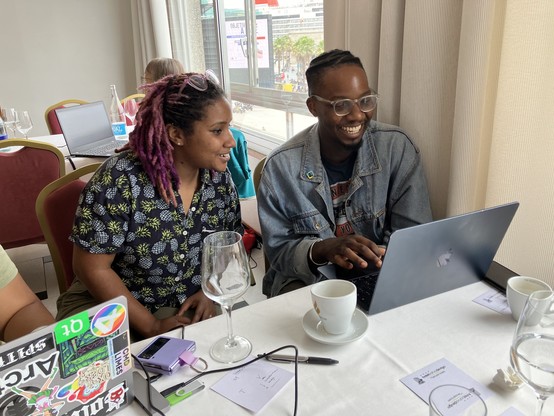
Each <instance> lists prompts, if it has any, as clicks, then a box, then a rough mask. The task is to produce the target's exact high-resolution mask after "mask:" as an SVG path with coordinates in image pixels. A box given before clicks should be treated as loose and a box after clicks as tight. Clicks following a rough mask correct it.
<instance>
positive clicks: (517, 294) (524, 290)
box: [506, 276, 552, 321]
mask: <svg viewBox="0 0 554 416" xmlns="http://www.w3.org/2000/svg"><path fill="white" fill-rule="evenodd" d="M537 290H552V289H551V288H550V286H549V285H548V284H547V283H545V282H543V281H542V280H539V279H535V278H534V277H529V276H514V277H510V278H509V279H508V284H507V286H506V297H507V298H508V306H510V309H511V311H512V316H513V318H514V319H515V320H516V321H517V320H519V315H521V312H522V311H523V307H524V306H525V302H526V301H527V298H528V297H529V295H530V294H531V293H533V292H535V291H537Z"/></svg>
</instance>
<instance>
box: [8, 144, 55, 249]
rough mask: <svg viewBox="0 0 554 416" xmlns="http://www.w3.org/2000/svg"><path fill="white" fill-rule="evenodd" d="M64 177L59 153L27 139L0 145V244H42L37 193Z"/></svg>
mask: <svg viewBox="0 0 554 416" xmlns="http://www.w3.org/2000/svg"><path fill="white" fill-rule="evenodd" d="M63 175H65V160H64V156H63V154H62V152H61V151H60V150H59V149H58V148H57V147H56V146H53V145H51V144H48V143H43V142H37V141H34V140H27V139H6V140H1V141H0V178H1V180H0V195H1V196H2V203H1V204H0V244H1V245H2V246H3V247H4V248H5V249H9V248H14V247H22V246H26V245H29V244H36V243H42V242H44V235H43V234H42V231H41V229H40V225H39V223H38V221H37V217H36V214H35V202H36V199H37V196H38V194H39V192H40V191H41V190H42V188H44V187H45V186H46V185H48V184H49V183H50V182H52V181H54V180H56V179H58V178H60V177H62V176H63Z"/></svg>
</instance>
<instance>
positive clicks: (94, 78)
mask: <svg viewBox="0 0 554 416" xmlns="http://www.w3.org/2000/svg"><path fill="white" fill-rule="evenodd" d="M0 15H1V16H2V23H1V24H0V38H1V39H2V43H1V44H2V48H1V50H2V72H1V74H2V75H1V76H0V105H2V106H3V107H14V108H16V109H18V110H28V111H29V112H30V114H31V117H32V119H33V123H34V127H33V129H32V130H31V132H30V133H29V134H30V136H31V137H32V136H42V135H46V134H48V128H47V127H46V123H45V121H44V111H45V109H46V108H47V107H49V106H50V105H52V104H54V103H56V102H58V101H61V100H65V99H68V98H79V99H82V100H86V101H98V100H102V101H104V102H105V103H106V105H108V104H109V98H110V88H109V86H110V84H115V85H116V86H117V90H118V93H119V95H120V97H124V96H126V95H128V94H132V93H134V92H137V91H136V88H137V85H136V76H135V73H136V72H135V60H134V52H133V30H132V24H131V0H79V1H75V0H48V1H43V0H0Z"/></svg>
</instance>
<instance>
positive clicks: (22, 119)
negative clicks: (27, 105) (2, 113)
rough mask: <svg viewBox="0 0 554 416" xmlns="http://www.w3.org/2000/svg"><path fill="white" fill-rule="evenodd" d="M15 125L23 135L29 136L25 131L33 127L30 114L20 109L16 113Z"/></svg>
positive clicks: (27, 131)
mask: <svg viewBox="0 0 554 416" xmlns="http://www.w3.org/2000/svg"><path fill="white" fill-rule="evenodd" d="M15 127H16V128H17V130H18V131H19V132H20V133H21V134H23V135H24V136H25V138H26V139H28V138H29V136H28V135H27V133H29V130H31V129H32V128H33V121H32V120H31V116H30V115H29V112H28V111H20V112H19V113H17V118H16V121H15Z"/></svg>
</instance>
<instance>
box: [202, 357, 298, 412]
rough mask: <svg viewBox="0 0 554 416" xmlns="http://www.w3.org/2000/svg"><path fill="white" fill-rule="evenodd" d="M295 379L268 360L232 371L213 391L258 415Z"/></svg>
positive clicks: (214, 386)
mask: <svg viewBox="0 0 554 416" xmlns="http://www.w3.org/2000/svg"><path fill="white" fill-rule="evenodd" d="M293 377H294V373H291V372H290V371H287V370H283V369H282V368H280V367H277V366H275V365H273V364H271V363H269V362H267V361H266V360H258V361H255V362H253V363H252V364H249V365H247V366H246V367H242V368H239V369H237V370H234V371H231V372H230V373H227V374H226V375H225V376H223V377H222V378H221V379H220V380H219V381H218V382H217V383H215V384H214V385H213V386H212V390H214V391H215V392H217V393H219V394H221V395H222V396H223V397H226V398H227V399H229V400H231V401H233V402H235V403H237V404H238V405H240V406H242V407H244V408H246V409H248V410H250V411H252V412H254V413H257V412H259V411H260V410H262V409H263V408H264V407H265V405H266V404H267V403H268V402H269V401H270V400H271V399H273V397H275V395H276V394H277V393H278V392H279V391H280V390H281V389H282V388H283V387H285V385H286V384H287V383H288V382H289V381H290V380H291V379H292V378H293Z"/></svg>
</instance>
